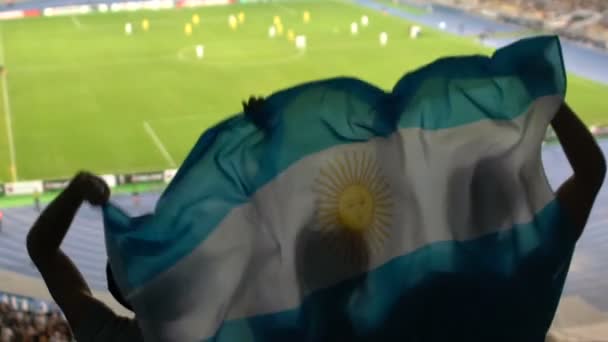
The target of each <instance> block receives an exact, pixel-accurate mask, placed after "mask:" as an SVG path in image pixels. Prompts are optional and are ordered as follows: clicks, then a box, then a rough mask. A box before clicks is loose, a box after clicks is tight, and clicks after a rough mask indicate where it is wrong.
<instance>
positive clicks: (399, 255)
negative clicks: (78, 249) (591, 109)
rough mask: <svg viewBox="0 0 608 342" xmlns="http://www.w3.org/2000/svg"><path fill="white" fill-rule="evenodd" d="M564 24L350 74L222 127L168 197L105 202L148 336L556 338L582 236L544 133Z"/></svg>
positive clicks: (121, 279) (302, 88) (556, 94)
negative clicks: (149, 209) (369, 77)
mask: <svg viewBox="0 0 608 342" xmlns="http://www.w3.org/2000/svg"><path fill="white" fill-rule="evenodd" d="M565 91H566V75H565V71H564V66H563V60H562V55H561V48H560V45H559V40H558V39H557V38H556V37H553V36H547V37H535V38H529V39H525V40H521V41H519V42H516V43H514V44H512V45H509V46H506V47H504V48H502V49H499V50H497V51H496V52H495V54H494V55H493V56H492V57H483V56H467V57H450V58H444V59H440V60H437V61H435V62H433V63H431V64H429V65H427V66H425V67H422V68H420V69H418V70H415V71H413V72H411V73H408V74H406V75H405V76H404V77H403V78H402V79H401V80H400V81H399V82H398V83H397V84H396V85H395V87H394V88H393V90H392V91H390V92H386V91H383V90H381V89H379V88H377V87H375V86H373V85H371V84H368V83H366V82H364V81H361V80H357V79H352V78H335V79H328V80H321V81H317V82H311V83H306V84H302V85H298V86H295V87H292V88H289V89H286V90H283V91H279V92H277V93H275V94H272V95H271V96H269V97H268V98H267V99H266V101H265V103H264V104H263V107H262V108H261V109H260V111H259V112H257V113H256V115H255V117H254V116H250V115H248V114H245V113H241V114H238V115H236V116H234V117H232V118H229V119H228V120H226V121H224V122H222V123H220V124H218V125H216V126H214V127H212V128H210V129H209V130H207V131H206V132H205V133H204V134H203V135H202V136H201V138H200V139H199V140H198V142H197V143H196V144H195V146H194V147H193V149H192V151H191V152H190V154H189V155H188V157H187V158H186V160H185V161H184V163H183V164H182V166H181V167H180V169H179V171H178V173H177V174H176V176H175V178H174V179H173V180H172V181H171V183H170V184H169V186H168V187H167V189H166V190H165V191H164V193H163V194H162V196H161V197H160V199H159V201H158V203H157V205H156V208H155V210H154V212H153V213H151V214H149V215H144V216H140V217H129V216H128V215H127V214H125V213H124V212H123V211H122V210H121V209H120V208H118V207H117V206H114V205H112V204H110V205H108V206H106V207H105V208H104V222H105V236H106V247H107V252H108V256H109V260H110V264H111V267H112V270H113V274H114V277H115V280H116V283H117V284H118V287H119V288H120V291H121V292H122V293H123V294H124V296H125V297H126V298H127V300H128V301H129V303H130V304H131V305H132V306H133V308H134V310H135V312H136V316H137V319H138V322H139V324H140V327H141V329H142V330H143V333H144V336H145V338H146V341H147V340H150V341H184V342H188V341H204V340H212V341H285V340H292V341H350V340H361V341H363V340H366V341H367V340H369V341H372V340H373V341H376V340H399V341H446V340H467V341H542V340H543V339H544V335H545V334H546V331H547V329H548V328H549V326H550V324H551V321H552V319H553V315H554V313H555V309H556V307H557V303H558V301H559V298H560V295H561V291H562V286H563V283H564V280H565V276H566V273H567V270H568V267H569V263H570V257H571V254H572V250H573V246H574V240H575V237H574V233H573V229H571V227H570V226H569V221H568V218H567V215H564V213H563V211H562V209H561V208H560V206H559V203H558V202H557V200H556V198H555V195H554V193H553V191H552V189H551V188H550V186H549V185H548V182H547V179H546V177H545V174H544V170H543V166H542V162H541V158H540V149H541V143H542V139H543V137H544V134H545V131H546V129H547V127H548V125H549V123H550V121H551V119H552V117H553V116H554V115H555V113H556V111H557V110H558V109H559V107H560V105H561V103H562V101H563V99H564V96H565Z"/></svg>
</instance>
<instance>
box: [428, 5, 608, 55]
mask: <svg viewBox="0 0 608 342" xmlns="http://www.w3.org/2000/svg"><path fill="white" fill-rule="evenodd" d="M437 2H440V3H443V4H446V5H450V6H456V7H461V8H464V9H466V10H468V11H473V12H477V13H480V14H483V15H486V16H492V17H495V18H497V19H499V20H502V21H505V22H512V23H516V24H519V25H524V26H527V27H530V28H531V29H534V30H542V31H549V32H555V33H557V34H559V35H561V36H563V37H567V38H569V39H571V40H576V41H579V42H581V43H584V44H586V45H591V46H594V47H597V48H602V49H607V48H608V1H604V0H532V1H529V0H516V1H508V2H507V1H500V0H439V1H437Z"/></svg>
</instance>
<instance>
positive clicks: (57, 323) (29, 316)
mask: <svg viewBox="0 0 608 342" xmlns="http://www.w3.org/2000/svg"><path fill="white" fill-rule="evenodd" d="M71 340H72V333H71V331H70V328H69V326H68V324H67V322H66V320H65V318H64V317H63V315H62V314H61V312H60V311H59V309H58V308H57V307H56V306H54V305H53V304H52V303H46V302H44V301H41V300H36V299H33V298H28V297H23V296H18V295H14V294H9V293H3V292H0V341H1V342H25V341H28V342H29V341H47V342H68V341H71Z"/></svg>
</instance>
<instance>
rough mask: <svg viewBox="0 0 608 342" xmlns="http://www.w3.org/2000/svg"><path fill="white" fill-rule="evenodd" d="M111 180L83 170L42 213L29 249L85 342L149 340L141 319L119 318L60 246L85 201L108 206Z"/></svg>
mask: <svg viewBox="0 0 608 342" xmlns="http://www.w3.org/2000/svg"><path fill="white" fill-rule="evenodd" d="M109 196H110V189H109V188H108V186H107V185H106V184H105V182H104V181H103V180H102V179H101V178H98V177H96V176H94V175H92V174H90V173H86V172H81V173H79V174H78V175H76V177H74V179H73V180H72V181H71V182H70V184H69V185H68V187H67V188H66V189H65V190H64V191H63V192H62V193H61V194H59V196H57V198H55V199H54V200H53V201H52V202H51V203H50V204H49V205H48V206H47V207H46V208H45V210H44V211H43V212H42V214H41V215H40V217H39V218H38V220H37V221H36V222H35V223H34V226H33V227H32V229H31V230H30V232H29V234H28V236H27V249H28V252H29V254H30V257H31V258H32V260H33V261H34V264H35V265H36V267H37V268H38V270H39V271H40V274H41V275H42V278H43V279H44V281H45V283H46V285H47V287H48V289H49V291H50V293H51V295H52V296H53V299H54V300H55V302H56V303H57V304H58V305H59V306H60V307H61V309H62V310H63V312H64V314H65V316H66V318H67V320H68V323H69V325H70V327H71V328H72V331H73V332H74V335H75V337H76V340H77V341H79V342H86V341H104V342H105V341H113V342H121V341H129V342H137V341H143V339H142V337H141V333H140V330H139V327H138V326H137V322H136V321H135V320H132V319H128V318H124V317H119V316H117V315H116V314H115V313H114V312H113V311H112V310H111V309H110V308H108V307H107V306H106V305H105V304H103V303H102V302H101V301H99V300H98V299H96V298H94V297H93V295H92V293H91V290H90V288H89V286H88V285H87V283H86V281H85V280H84V278H83V277H82V274H80V272H79V271H78V269H77V268H76V266H75V265H74V263H73V262H72V261H71V260H70V258H69V257H68V256H66V255H65V254H64V253H63V252H62V251H61V249H60V248H59V247H60V245H61V242H62V241H63V239H64V237H65V235H66V233H67V231H68V228H69V227H70V224H71V223H72V220H73V219H74V216H75V215H76V212H77V211H78V208H79V207H80V205H81V204H82V203H83V202H84V201H87V202H89V203H90V204H92V205H94V206H101V205H104V204H105V203H106V202H107V201H108V199H109Z"/></svg>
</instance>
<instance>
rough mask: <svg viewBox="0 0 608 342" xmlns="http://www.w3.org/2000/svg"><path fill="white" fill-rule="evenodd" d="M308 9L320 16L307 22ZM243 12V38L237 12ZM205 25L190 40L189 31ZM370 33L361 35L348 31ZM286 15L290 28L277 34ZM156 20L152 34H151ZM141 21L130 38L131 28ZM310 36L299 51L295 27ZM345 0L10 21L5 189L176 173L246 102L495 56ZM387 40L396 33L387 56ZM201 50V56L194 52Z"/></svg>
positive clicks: (597, 89)
mask: <svg viewBox="0 0 608 342" xmlns="http://www.w3.org/2000/svg"><path fill="white" fill-rule="evenodd" d="M304 11H309V12H310V13H311V20H310V22H309V23H307V24H306V23H304V22H303V20H302V15H303V12H304ZM239 12H243V13H244V14H245V21H244V23H243V24H241V25H239V27H238V28H237V29H236V30H232V29H231V28H230V27H229V25H228V17H229V15H231V14H235V15H236V14H238V13H239ZM193 14H198V15H199V16H200V18H201V22H200V25H198V26H196V25H195V26H194V28H193V32H192V34H191V35H190V36H188V35H186V34H185V33H184V25H185V24H186V23H187V22H190V21H191V20H192V16H193ZM362 15H367V16H369V19H370V25H369V26H368V27H360V29H359V34H358V35H356V36H353V35H351V32H350V24H351V22H353V21H359V19H360V18H361V16H362ZM274 16H280V17H281V19H282V23H283V27H284V32H283V35H282V36H279V37H276V38H274V39H271V38H269V37H268V29H269V27H270V26H271V25H272V22H273V17H274ZM144 19H147V20H148V21H149V23H150V29H149V30H148V31H147V32H145V31H143V29H142V26H141V23H142V20H144ZM127 22H131V23H133V34H131V35H126V34H125V24H126V23H127ZM290 29H291V30H293V31H294V32H295V33H296V34H303V35H306V36H307V43H308V47H307V49H306V51H305V52H301V51H299V50H297V49H296V48H295V46H294V44H293V42H290V41H289V40H288V39H287V38H286V35H287V31H288V30H290ZM408 31H409V23H407V22H405V21H403V20H402V19H399V18H396V17H391V16H385V15H383V14H382V13H379V12H374V11H372V10H369V9H365V8H363V7H359V6H357V5H354V4H349V3H342V2H338V1H315V2H281V3H267V4H248V5H231V6H218V7H202V8H196V9H176V10H169V11H158V12H155V11H140V12H122V13H105V14H91V15H81V16H62V17H44V18H32V19H27V20H19V21H8V22H2V23H0V33H1V36H0V39H1V40H0V63H2V64H4V65H5V68H6V71H7V72H6V74H5V76H4V77H3V81H2V83H1V85H0V86H1V88H2V89H1V93H2V94H0V95H2V96H0V102H2V104H1V106H0V111H1V116H0V117H1V118H2V120H0V182H3V181H5V182H6V181H11V180H13V177H12V174H11V165H12V164H13V163H14V166H15V171H16V174H17V176H18V179H19V180H26V179H49V178H65V177H69V176H71V175H72V174H73V173H74V172H75V171H77V170H79V169H89V170H93V171H95V172H98V173H119V172H137V171H151V170H161V169H167V168H175V167H177V166H178V165H179V164H180V163H181V161H182V160H183V158H184V157H185V156H186V154H187V153H188V151H189V149H190V148H191V147H192V145H193V144H194V142H195V141H196V139H197V137H198V136H199V135H200V134H201V133H202V132H203V131H204V130H205V129H206V128H208V127H209V126H210V125H213V124H214V123H217V122H218V121H220V120H222V119H224V118H226V117H227V116H230V115H232V114H234V113H237V112H238V111H240V106H241V105H240V103H241V100H243V99H245V98H247V97H248V96H249V95H252V94H256V95H268V94H270V93H272V92H274V91H276V90H279V89H282V88H285V87H288V86H292V85H295V84H298V83H301V82H304V81H309V80H315V79H319V78H327V77H334V76H355V77H358V78H361V79H364V80H366V81H368V82H371V83H374V84H376V85H378V86H380V87H382V88H385V89H387V90H388V89H390V88H391V87H392V86H393V85H394V83H395V82H396V81H397V80H398V79H399V78H400V77H401V76H402V75H403V74H404V73H405V72H407V71H408V70H412V69H415V68H417V67H419V66H421V65H423V64H427V63H429V62H431V61H432V60H434V59H436V58H438V57H441V56H446V55H462V54H475V53H485V54H487V53H490V52H491V51H490V50H489V49H487V48H483V47H482V46H480V45H479V44H478V43H477V42H475V41H474V40H473V39H471V38H462V37H456V36H452V35H448V34H445V33H442V32H438V31H434V30H430V29H428V28H424V29H423V34H422V37H421V38H420V39H417V40H411V39H410V38H409V35H408V33H409V32H408ZM380 32H387V33H388V35H389V40H388V45H387V46H385V47H380V44H379V42H378V36H379V34H380ZM199 44H202V45H204V50H205V55H204V58H203V59H198V58H197V57H196V52H195V47H196V46H197V45H199ZM568 92H569V95H568V96H569V101H570V102H571V103H572V104H573V106H574V107H575V108H576V109H577V111H579V112H580V113H581V115H582V116H583V118H584V119H585V121H586V122H587V123H588V124H594V123H608V120H607V118H608V117H607V113H608V102H606V101H604V98H607V97H608V87H606V86H603V85H599V84H597V83H593V82H590V81H586V80H583V79H580V78H575V77H571V78H570V80H569V90H568Z"/></svg>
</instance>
